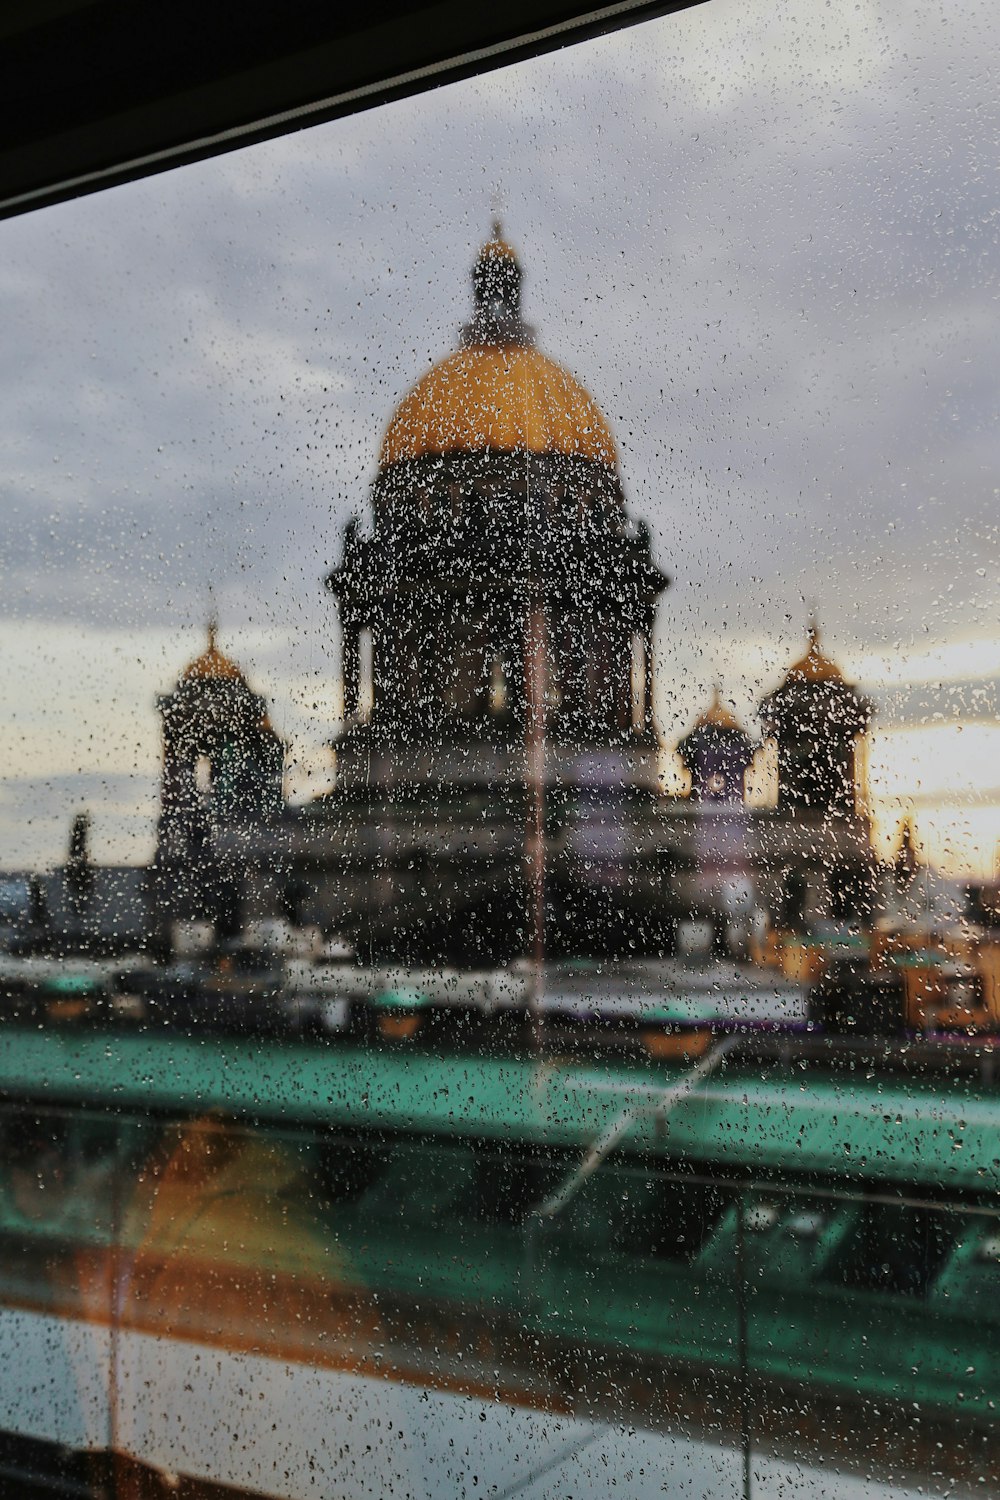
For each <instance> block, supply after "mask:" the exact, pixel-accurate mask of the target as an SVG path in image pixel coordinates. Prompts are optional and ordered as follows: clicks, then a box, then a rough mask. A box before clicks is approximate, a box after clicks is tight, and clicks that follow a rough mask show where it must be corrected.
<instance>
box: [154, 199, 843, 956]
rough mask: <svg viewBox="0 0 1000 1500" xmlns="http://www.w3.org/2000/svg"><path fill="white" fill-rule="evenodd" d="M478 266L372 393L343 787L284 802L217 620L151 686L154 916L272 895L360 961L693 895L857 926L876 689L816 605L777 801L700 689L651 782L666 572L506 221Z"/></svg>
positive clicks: (697, 901)
mask: <svg viewBox="0 0 1000 1500" xmlns="http://www.w3.org/2000/svg"><path fill="white" fill-rule="evenodd" d="M472 280H473V295H474V305H473V315H472V319H471V322H470V323H469V324H468V325H467V326H466V327H465V328H464V330H463V332H462V339H461V346H460V347H459V349H458V350H457V351H456V352H455V353H453V354H451V355H449V356H447V357H446V358H444V359H443V360H441V361H440V362H439V363H438V364H436V365H435V366H434V367H433V368H432V369H431V370H430V371H429V372H428V373H427V374H426V375H425V376H424V377H423V378H422V379H421V380H420V381H418V383H417V384H416V385H415V386H414V387H413V389H412V390H411V391H410V392H409V393H408V394H407V395H406V396H405V397H404V399H403V400H402V402H401V403H400V405H399V406H398V408H397V409H396V411H395V413H394V414H393V416H392V418H391V420H390V422H389V424H388V428H387V430H386V433H385V436H384V439H383V443H382V449H381V454H380V459H379V465H378V472H377V474H376V478H375V481H374V483H373V486H372V489H371V494H370V497H369V504H368V507H367V514H366V515H365V516H364V519H363V520H362V519H358V518H355V519H354V520H352V521H351V522H350V523H349V524H348V525H347V527H346V528H345V531H344V535H343V542H342V550H341V558H340V562H339V564H338V565H337V567H335V569H334V570H333V572H332V573H331V574H330V577H329V579H328V586H329V588H330V590H331V592H332V594H333V595H334V597H335V599H336V601H337V606H338V611H339V615H340V625H341V630H340V639H341V653H342V659H341V671H342V679H343V684H344V702H345V724H344V728H343V731H342V733H341V735H340V737H339V738H338V740H337V742H336V747H335V749H336V761H337V780H336V787H335V789H334V790H333V791H332V792H330V793H328V794H327V795H324V796H322V797H320V798H317V799H316V800H315V801H313V802H312V803H310V804H309V805H307V806H306V807H304V808H297V809H293V808H290V807H287V806H283V805H282V803H281V796H280V784H281V763H282V746H281V744H280V741H279V740H278V738H277V736H276V735H275V734H274V732H273V730H272V729H271V727H270V725H269V722H268V718H267V710H266V705H265V704H264V702H263V700H262V699H261V698H260V697H258V696H257V695H256V694H254V693H253V692H252V691H251V690H250V688H249V687H248V685H247V683H246V680H245V678H244V677H243V675H242V673H241V672H240V670H239V668H237V667H236V665H235V664H234V663H232V662H231V661H229V659H228V658H227V657H225V656H224V655H223V654H222V653H221V651H220V650H219V648H218V646H217V643H216V641H215V637H214V632H211V633H210V640H209V645H208V649H207V650H206V652H205V653H204V654H203V655H202V656H200V657H198V658H197V660H196V661H194V662H192V664H191V665H190V666H189V667H188V668H187V670H186V671H185V672H184V673H183V674H182V677H181V680H180V682H179V683H178V685H177V688H176V689H175V691H174V692H173V693H170V694H168V695H166V696H165V697H164V698H162V699H161V700H160V710H161V714H162V716H163V726H164V777H163V806H162V812H161V818H160V829H159V845H158V852H157V857H156V865H155V870H154V878H153V891H154V900H155V903H156V908H157V913H158V921H159V923H160V925H161V926H162V925H163V924H164V923H165V922H166V921H167V920H168V919H169V920H197V919H199V918H200V919H208V920H212V921H214V922H215V923H216V925H217V928H218V929H219V930H222V931H226V930H236V929H237V928H239V927H240V926H241V925H243V924H246V923H248V922H252V921H261V920H265V919H267V918H271V917H274V916H275V915H282V916H284V917H285V918H286V919H287V920H290V921H295V922H316V923H318V924H320V925H321V926H322V927H324V928H326V929H327V930H331V931H337V932H339V933H341V934H343V935H345V936H347V937H349V938H350V939H351V941H352V942H353V943H354V945H355V948H356V950H357V952H358V954H359V956H360V957H362V958H381V959H385V958H395V959H398V960H400V961H412V962H435V961H444V960H450V961H455V962H470V963H471V962H478V961H491V962H492V961H502V960H503V959H505V958H509V957H513V956H516V955H519V954H525V953H530V952H532V951H544V952H545V953H546V954H547V955H550V956H563V957H569V956H576V955H580V956H600V955H607V956H618V957H625V956H631V955H640V954H645V953H657V952H663V951H669V950H671V949H672V947H673V945H674V942H675V937H676V931H677V925H678V923H679V922H680V921H682V920H684V919H685V918H686V917H689V916H695V917H701V918H707V919H709V920H711V921H712V922H713V923H714V924H715V929H716V932H717V935H719V936H721V937H724V936H725V934H726V933H727V932H728V931H730V930H731V929H732V930H735V929H737V928H739V927H740V925H741V924H743V925H744V926H745V925H746V924H747V922H748V921H749V919H750V916H751V914H752V913H753V912H754V911H755V910H757V909H759V908H760V907H761V906H764V907H766V908H767V909H768V910H769V911H770V913H771V914H772V917H773V918H774V919H775V920H776V921H780V922H782V923H784V924H785V925H786V926H789V927H795V926H796V925H799V926H801V925H803V924H806V923H808V922H810V921H815V920H817V919H819V918H822V917H831V918H834V919H840V920H851V919H854V920H860V919H863V918H864V917H865V916H866V914H867V910H868V901H869V893H870V888H871V864H872V861H871V852H870V837H869V829H868V825H867V822H866V820H865V818H864V816H863V815H862V813H861V812H859V810H858V803H857V796H856V787H857V782H858V767H857V763H856V762H857V750H858V745H859V742H860V740H861V739H862V737H863V736H864V734H865V731H866V729H867V727H868V723H869V719H870V713H871V710H870V706H869V705H868V704H867V703H866V701H865V700H864V699H863V698H862V697H861V696H860V695H859V694H858V693H857V692H856V690H855V689H854V688H853V687H852V686H851V685H850V684H849V683H847V682H846V681H845V679H844V677H843V675H842V674H841V672H840V671H839V669H838V668H837V666H836V665H835V663H834V662H833V661H832V660H831V659H830V658H829V657H828V656H827V655H826V654H825V653H824V651H823V649H822V647H821V644H820V639H819V633H818V630H817V629H816V628H815V627H813V628H812V629H811V632H810V638H809V642H808V648H807V650H806V652H805V654H804V655H803V656H802V657H801V659H800V660H798V661H796V662H795V663H794V664H793V665H792V666H791V667H790V668H789V670H788V672H787V673H786V675H785V678H784V679H783V681H782V683H781V684H780V685H779V687H778V688H776V689H775V690H774V691H773V692H772V693H770V694H769V695H768V696H767V697H766V698H765V699H764V700H763V702H762V704H761V720H762V725H763V729H764V733H765V735H767V736H769V737H770V738H771V739H772V740H773V742H774V746H775V749H776V757H777V767H778V773H777V800H776V805H774V806H772V807H766V808H761V807H752V808H751V807H750V806H748V804H747V799H746V791H745V785H746V773H747V769H748V767H749V765H750V763H751V761H752V760H753V758H754V755H755V753H756V752H757V749H758V746H759V738H758V737H756V736H753V735H751V734H748V733H747V732H746V731H745V730H744V729H743V728H742V726H741V725H740V724H739V723H738V721H737V720H736V718H735V716H734V715H733V713H732V711H731V710H730V709H728V708H727V707H726V706H725V704H724V703H723V702H722V699H721V696H720V695H719V694H718V693H717V694H716V696H715V699H714V701H713V702H712V704H711V705H710V706H709V708H708V709H707V710H706V712H705V713H704V714H703V715H701V716H700V718H699V719H698V720H697V722H696V723H695V725H694V726H693V727H692V729H691V731H690V732H689V733H688V734H687V735H685V737H684V738H683V739H682V741H681V742H680V745H679V746H678V747H677V748H678V751H679V753H680V756H681V758H682V760H683V763H684V765H685V766H686V767H687V770H688V772H689V774H690V779H691V789H690V795H689V796H688V797H685V798H678V797H675V796H668V795H666V794H665V792H664V779H663V774H662V771H663V750H664V747H663V746H662V745H661V743H660V741H659V739H658V736H657V733H656V729H655V725H654V722H653V701H654V682H653V673H654V656H653V626H654V620H655V615H656V610H657V606H658V603H659V599H660V596H661V595H662V593H663V592H664V590H665V589H666V587H667V584H668V579H667V577H666V575H665V574H664V573H663V572H662V571H661V570H660V568H659V567H658V566H657V564H656V562H655V561H654V559H653V557H652V555H651V550H650V535H649V530H648V528H647V527H646V525H645V524H644V523H643V522H642V521H641V520H638V519H636V518H634V517H632V516H630V514H629V512H628V509H627V506H626V502H625V497H624V494H623V492H622V485H621V481H620V477H619V473H618V465H617V452H616V447H615V443H614V439H613V437H612V434H611V431H610V428H609V426H608V424H607V422H606V420H605V419H604V417H603V415H602V414H601V412H600V410H599V409H598V407H597V405H596V404H595V402H594V400H593V398H592V397H591V396H590V395H589V393H588V392H587V391H586V390H585V389H584V388H583V386H582V385H580V383H579V382H578V381H577V380H575V379H574V377H573V376H572V375H571V374H570V373H569V372H568V371H567V370H565V369H564V368H562V367H561V366H560V365H558V364H556V363H555V362H554V361H553V360H551V359H550V358H548V356H546V355H545V354H544V353H542V351H541V350H540V349H539V348H538V347H537V345H536V343H535V340H534V336H533V334H532V331H531V330H530V329H529V328H528V326H527V325H526V324H525V322H524V320H523V317H522V311H521V280H522V275H521V268H520V265H519V263H518V260H517V257H516V255H515V253H514V251H513V250H512V249H511V247H510V246H509V245H508V244H507V243H506V242H505V241H504V240H503V238H502V237H501V234H500V231H499V227H496V229H495V232H494V235H493V237H492V238H491V239H490V240H489V242H488V243H487V244H486V245H484V246H483V248H482V250H481V251H480V254H479V256H478V259H477V261H476V263H475V266H474V269H473V278H472Z"/></svg>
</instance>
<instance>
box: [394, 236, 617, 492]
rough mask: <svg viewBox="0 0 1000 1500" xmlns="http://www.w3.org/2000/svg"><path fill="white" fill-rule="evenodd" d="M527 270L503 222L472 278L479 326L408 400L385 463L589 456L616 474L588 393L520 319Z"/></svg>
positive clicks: (474, 324)
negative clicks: (453, 457) (462, 456)
mask: <svg viewBox="0 0 1000 1500" xmlns="http://www.w3.org/2000/svg"><path fill="white" fill-rule="evenodd" d="M521 280H522V272H521V266H520V263H519V261H518V259H517V256H516V254H515V252H514V250H513V249H512V248H511V246H510V245H509V244H508V243H507V241H506V240H505V239H504V238H503V235H502V231H501V227H500V224H499V223H494V225H493V233H492V236H491V238H490V239H489V240H487V242H486V244H485V245H483V247H482V249H481V250H480V252H479V255H478V257H477V260H476V263H475V266H474V267H473V271H472V284H473V291H474V298H475V305H474V311H473V316H472V321H471V322H470V323H469V324H468V325H467V326H466V328H465V329H464V330H463V337H462V348H460V349H459V350H457V351H456V352H455V353H454V354H450V355H448V356H447V357H446V358H445V359H442V360H440V361H439V362H438V363H437V364H436V365H434V367H433V368H432V369H431V370H429V371H428V373H427V374H426V375H424V376H423V377H422V378H421V379H420V380H418V381H417V383H416V385H415V386H414V387H413V388H412V390H410V391H409V393H408V394H407V395H406V396H404V397H403V400H402V401H401V402H400V404H399V406H398V407H397V409H396V412H395V414H394V415H393V417H392V420H391V421H390V423H389V426H388V428H387V430H386V434H385V438H384V439H383V442H382V451H381V455H380V458H379V468H380V470H382V471H383V472H384V471H385V470H386V469H387V468H389V467H391V466H392V465H393V464H397V463H400V462H405V461H406V460H408V459H419V458H423V457H425V456H427V455H441V456H445V455H449V454H457V453H484V452H500V453H514V452H518V451H523V452H527V453H536V454H561V455H563V456H566V457H569V458H584V459H589V460H591V461H592V462H595V463H599V464H602V465H604V466H606V467H607V468H609V469H612V470H613V469H614V468H615V466H616V464H617V451H616V448H615V441H614V438H613V437H612V435H611V429H610V427H609V426H608V424H607V422H606V420H605V418H604V416H603V414H602V413H601V411H600V409H599V408H598V406H597V403H596V402H595V401H594V399H593V397H592V396H591V395H590V393H589V392H588V391H587V390H586V389H585V388H584V386H582V385H581V384H580V382H579V381H578V380H576V379H575V377H574V376H573V375H571V374H570V372H569V371H568V370H566V369H564V368H563V366H562V365H559V364H557V363H556V361H555V360H553V359H550V358H549V357H548V355H546V354H543V353H542V352H541V350H540V349H537V348H535V345H534V338H533V335H532V332H531V329H530V328H528V326H527V325H526V324H525V322H524V320H523V318H522V316H521Z"/></svg>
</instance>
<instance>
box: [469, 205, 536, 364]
mask: <svg viewBox="0 0 1000 1500" xmlns="http://www.w3.org/2000/svg"><path fill="white" fill-rule="evenodd" d="M472 289H473V296H474V300H475V307H474V311H473V315H472V322H471V323H469V324H467V326H466V327H465V328H464V329H463V330H462V342H463V344H465V345H466V346H468V345H476V344H479V345H487V346H489V345H493V346H499V347H503V346H504V345H510V344H530V343H531V342H532V335H531V329H530V328H528V326H527V325H526V324H525V323H524V322H523V321H522V318H521V266H520V262H519V261H518V258H517V255H516V254H515V252H514V249H513V247H512V246H511V245H509V244H508V243H507V241H506V240H505V239H504V237H503V230H502V227H501V224H500V220H499V219H494V221H493V233H492V236H491V238H490V239H488V240H487V241H486V244H485V245H484V246H483V248H482V249H481V250H480V252H479V255H478V257H477V259H476V263H475V265H474V266H473V268H472Z"/></svg>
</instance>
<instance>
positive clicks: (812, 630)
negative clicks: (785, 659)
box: [785, 610, 844, 682]
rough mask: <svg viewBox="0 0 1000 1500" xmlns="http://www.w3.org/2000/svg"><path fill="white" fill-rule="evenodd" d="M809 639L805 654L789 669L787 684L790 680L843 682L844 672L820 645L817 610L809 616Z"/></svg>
mask: <svg viewBox="0 0 1000 1500" xmlns="http://www.w3.org/2000/svg"><path fill="white" fill-rule="evenodd" d="M807 638H808V641H809V644H808V646H807V647H806V650H805V654H804V655H803V656H800V657H799V659H798V661H796V662H793V663H792V665H791V666H790V667H789V669H788V673H787V675H786V678H785V680H786V682H787V681H788V680H789V679H793V680H798V681H799V682H843V681H844V674H843V672H842V671H841V670H840V668H839V667H838V666H837V663H836V662H835V661H832V660H831V659H830V657H829V656H827V655H826V653H825V652H824V651H823V648H822V646H821V645H820V632H819V622H818V621H817V619H816V612H815V610H813V611H812V612H811V614H810V616H809V625H808V628H807Z"/></svg>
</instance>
